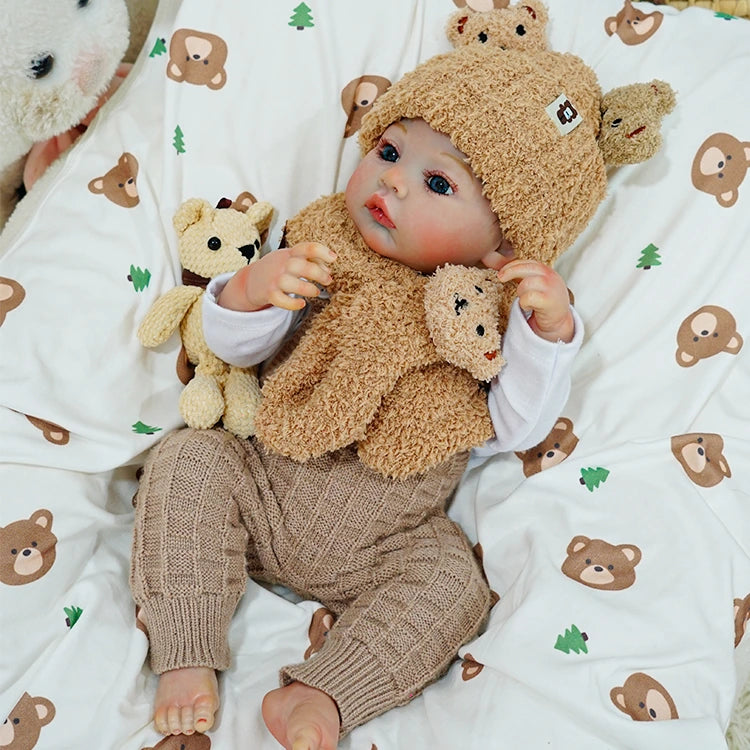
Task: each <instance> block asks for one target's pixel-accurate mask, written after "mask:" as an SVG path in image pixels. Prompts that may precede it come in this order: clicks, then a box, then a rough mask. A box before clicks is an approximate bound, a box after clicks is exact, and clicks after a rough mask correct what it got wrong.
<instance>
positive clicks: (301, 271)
mask: <svg viewBox="0 0 750 750" xmlns="http://www.w3.org/2000/svg"><path fill="white" fill-rule="evenodd" d="M286 272H287V274H288V275H289V276H292V277H295V278H297V279H307V280H308V281H313V282H317V283H318V284H323V285H324V286H325V285H326V284H330V283H331V274H330V273H329V271H328V266H326V265H325V264H324V263H322V262H320V263H316V262H314V261H311V260H305V259H304V258H290V259H289V262H288V263H287V266H286Z"/></svg>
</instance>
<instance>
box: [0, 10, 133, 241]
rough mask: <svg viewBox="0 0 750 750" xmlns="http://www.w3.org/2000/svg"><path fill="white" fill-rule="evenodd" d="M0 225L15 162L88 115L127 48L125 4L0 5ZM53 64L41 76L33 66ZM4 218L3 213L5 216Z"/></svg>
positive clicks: (14, 173)
mask: <svg viewBox="0 0 750 750" xmlns="http://www.w3.org/2000/svg"><path fill="white" fill-rule="evenodd" d="M0 18H2V19H3V22H2V24H0V49H2V50H3V54H2V55H1V56H0V226H1V225H2V222H3V221H4V219H5V216H3V213H4V209H5V206H4V205H3V204H4V203H5V197H6V194H7V193H8V192H11V191H12V190H13V189H15V187H17V184H15V185H14V184H11V183H12V181H13V180H14V179H17V177H18V173H19V172H18V163H19V160H20V159H23V157H24V156H25V155H26V154H27V153H28V151H29V149H30V148H31V146H32V145H33V144H34V143H35V142H37V141H42V140H46V139H48V138H52V137H53V136H55V135H59V134H60V133H63V132H65V131H66V130H68V129H69V128H71V127H73V126H74V125H76V124H77V123H78V122H79V121H80V120H82V119H83V117H84V116H85V115H86V114H87V113H88V112H89V111H90V110H91V109H93V107H94V105H95V104H96V102H97V100H98V98H99V95H100V94H101V93H102V92H103V91H104V89H105V88H106V87H107V85H108V83H109V81H110V80H111V78H112V76H113V75H114V72H115V69H116V68H117V65H118V63H119V62H120V61H121V60H122V57H123V55H124V53H125V50H126V49H127V47H128V38H129V37H128V10H127V6H126V4H125V0H90V1H89V2H88V4H84V5H83V7H79V0H24V1H23V2H19V0H0ZM45 55H52V56H53V58H54V63H53V66H52V69H51V70H50V72H49V73H48V74H47V75H46V76H44V77H42V78H38V79H37V78H34V76H33V74H32V64H33V62H34V60H39V59H41V58H42V57H44V56H45ZM6 212H7V210H6Z"/></svg>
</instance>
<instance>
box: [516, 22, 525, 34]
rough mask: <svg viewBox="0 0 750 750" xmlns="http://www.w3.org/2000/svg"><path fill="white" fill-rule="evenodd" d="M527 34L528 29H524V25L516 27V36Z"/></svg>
mask: <svg viewBox="0 0 750 750" xmlns="http://www.w3.org/2000/svg"><path fill="white" fill-rule="evenodd" d="M525 33H526V29H525V28H524V25H523V24H521V23H519V24H518V26H516V34H518V36H523V35H524V34H525Z"/></svg>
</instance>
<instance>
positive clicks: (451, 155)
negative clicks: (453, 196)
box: [440, 151, 476, 180]
mask: <svg viewBox="0 0 750 750" xmlns="http://www.w3.org/2000/svg"><path fill="white" fill-rule="evenodd" d="M440 155H441V156H447V157H448V158H449V159H453V161H455V162H456V164H460V165H461V166H462V167H463V168H464V169H465V170H466V172H467V173H468V175H469V177H471V179H472V180H474V179H476V175H475V174H474V172H473V170H472V168H471V167H470V166H469V165H468V164H467V163H466V161H464V159H461V158H459V157H458V156H456V155H455V154H449V153H448V152H447V151H441V152H440Z"/></svg>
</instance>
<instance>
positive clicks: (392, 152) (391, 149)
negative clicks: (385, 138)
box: [380, 143, 398, 161]
mask: <svg viewBox="0 0 750 750" xmlns="http://www.w3.org/2000/svg"><path fill="white" fill-rule="evenodd" d="M380 158H381V159H383V161H398V151H396V147H395V146H391V144H390V143H386V144H385V146H383V148H381V149H380Z"/></svg>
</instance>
